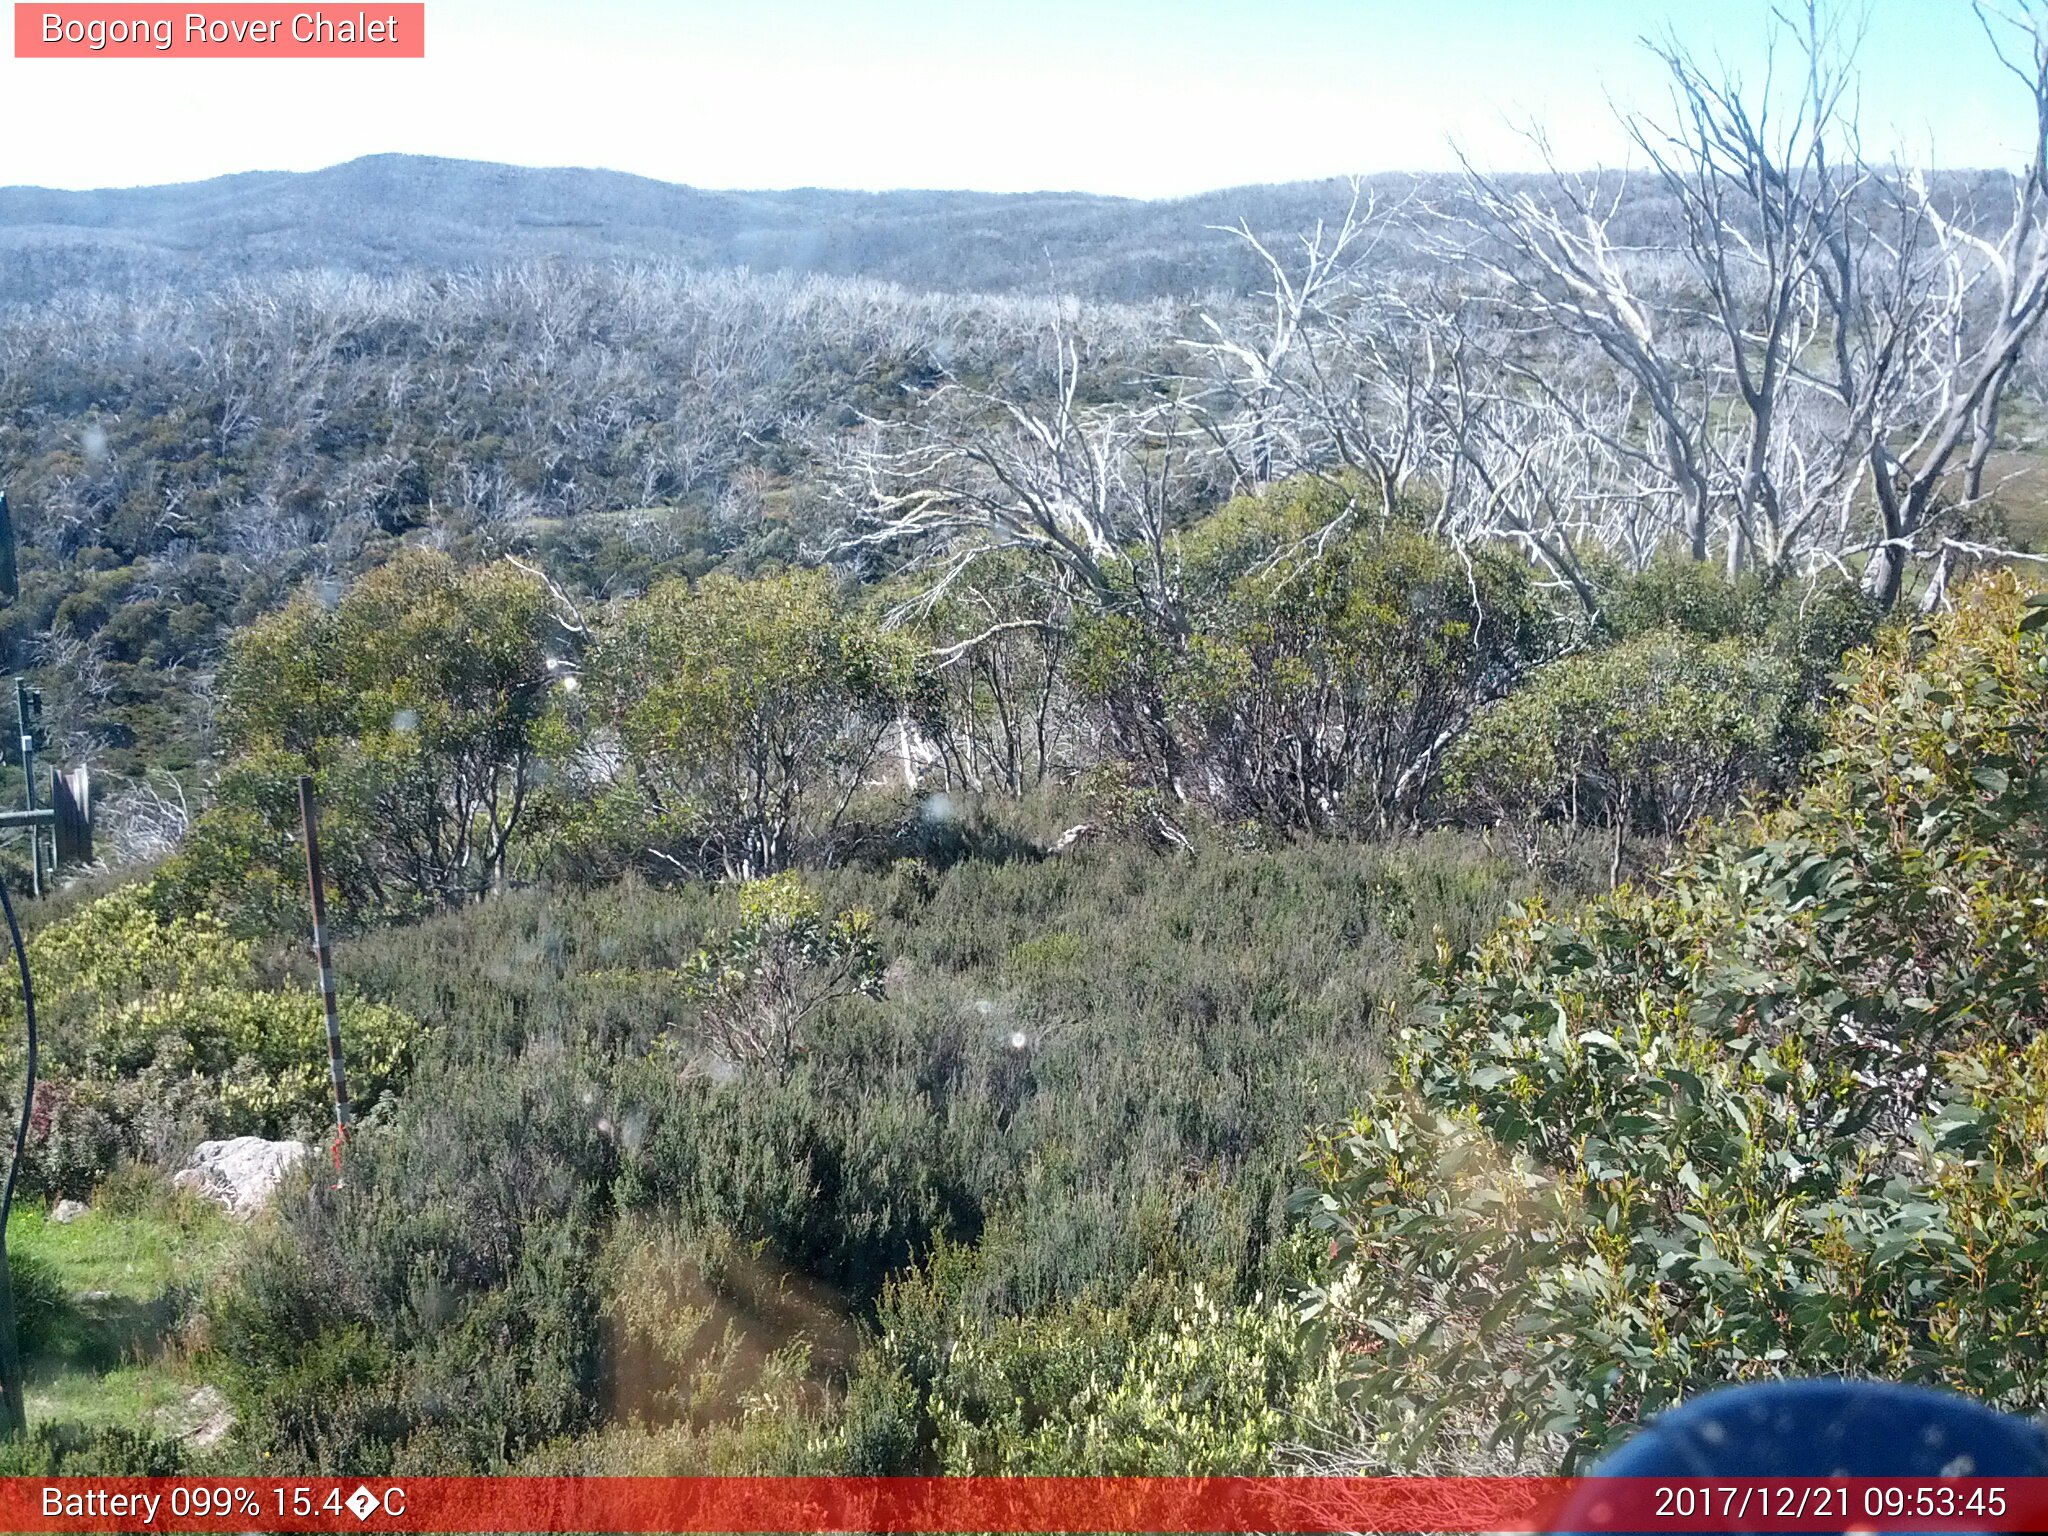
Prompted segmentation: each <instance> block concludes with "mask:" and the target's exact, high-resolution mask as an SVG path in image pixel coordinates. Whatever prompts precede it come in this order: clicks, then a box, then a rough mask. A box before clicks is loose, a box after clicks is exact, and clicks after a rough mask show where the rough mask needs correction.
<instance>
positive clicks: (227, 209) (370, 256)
mask: <svg viewBox="0 0 2048 1536" xmlns="http://www.w3.org/2000/svg"><path fill="white" fill-rule="evenodd" d="M1346 196H1347V189H1346V188H1345V187H1344V186H1343V185H1342V184H1340V183H1336V182H1299V183H1292V184H1289V185H1284V186H1268V187H1248V188H1240V189H1237V190H1233V191H1224V192H1214V193H1207V194H1204V195H1202V196H1199V197H1193V198H1184V199H1178V200H1173V201H1163V202H1141V201H1135V200H1132V199H1127V198H1114V197H1096V196H1089V195H1086V194H1080V193H1055V192H1048V193H1030V194H1022V195H998V194H994V193H983V192H833V191H818V190H801V191H791V192H708V191H702V190H699V189H697V188H694V187H686V186H677V185H673V184H671V183H668V182H662V181H653V180H649V179H648V178H646V177H642V176H629V175H625V174H623V173H621V172H617V171H593V170H532V169H528V168H525V167H520V166H511V165H497V164H491V163H488V162H483V161H471V160H442V159H434V158H429V157H425V156H417V155H373V156H370V157H368V158H365V159H361V160H352V161H350V162H348V163H347V164H345V165H337V166H332V167H329V168H328V169H326V170H321V171H311V172H305V173H295V172H278V171H260V172H250V173H247V174H243V175H236V176H222V177H218V178H216V179H214V180H211V181H198V182H187V183H183V184H180V185H174V186H160V187H134V188H125V189H119V190H106V191H92V192H59V191H50V190H47V189H44V188H37V187H10V188H4V189H0V301H17V302H18V301H25V300H27V301H33V300H41V299H46V298H48V297H50V296H52V295H54V294H56V293H59V292H62V291H64V290H66V289H73V288H78V287H89V288H111V289H131V288H136V287H147V286H155V285H157V284H161V283H179V282H186V281H193V280H197V281H198V282H200V283H202V284H210V283H212V282H214V281H218V280H219V279H221V278H223V277H227V276H232V275H241V274H247V275H260V274H265V273H273V272H278V271H284V270H292V269H301V268H325V269H332V270H339V271H345V272H361V273H372V274H381V273H391V272H397V271H404V270H417V269H420V268H437V269H470V268H479V267H491V266H498V265H503V264H505V263H507V262H512V261H523V260H531V259H534V258H547V257H561V258H566V259H572V260H591V259H598V260H635V261H638V260H654V261H671V262H677V263H683V264H688V265H691V266H698V267H738V266H746V267H752V268H755V269H757V270H776V271H802V272H821V273H829V274H834V275H838V276H861V277H876V278H884V279H888V280H891V281H896V282H901V283H904V284H906V285H909V286H911V287H915V288H928V289H939V290H946V291H956V292H967V291H979V292H1007V291H1017V290H1030V291H1050V290H1054V289H1058V290H1064V291H1068V292H1077V293H1082V294H1087V295H1089V296H1092V297H1100V298H1116V299H1134V298H1144V297H1151V296H1155V295H1161V294H1182V293H1197V292H1206V291H1210V290H1215V289H1228V290H1239V289H1242V288H1243V287H1244V286H1245V285H1246V284H1247V283H1248V282H1250V281H1252V280H1253V279H1254V278H1255V276H1256V272H1255V269H1254V266H1253V264H1252V263H1251V262H1250V261H1248V260H1247V259H1246V256H1245V253H1244V252H1243V251H1242V250H1241V249H1240V248H1238V247H1237V246H1236V245H1235V243H1233V242H1231V241H1229V240H1227V239H1225V238H1223V237H1221V236H1219V235H1217V234H1216V233H1215V232H1214V231H1213V230H1211V229H1209V228H1208V227H1207V226H1210V225H1214V224H1234V223H1235V222H1236V221H1237V220H1238V219H1240V218H1249V219H1250V220H1251V221H1252V223H1253V225H1254V227H1256V228H1259V229H1261V230H1266V231H1273V232H1283V231H1293V230H1296V229H1299V228H1303V227H1306V226H1307V225H1309V224H1311V223H1313V221H1314V220H1315V219H1317V218H1319V217H1331V216H1333V215H1335V214H1341V211H1342V209H1343V206H1344V202H1345V199H1346Z"/></svg>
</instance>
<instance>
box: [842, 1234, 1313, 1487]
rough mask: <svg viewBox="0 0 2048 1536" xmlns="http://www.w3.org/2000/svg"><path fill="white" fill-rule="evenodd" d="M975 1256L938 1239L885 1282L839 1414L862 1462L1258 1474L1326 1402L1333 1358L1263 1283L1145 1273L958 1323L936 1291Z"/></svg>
mask: <svg viewBox="0 0 2048 1536" xmlns="http://www.w3.org/2000/svg"><path fill="white" fill-rule="evenodd" d="M972 1264H973V1260H972V1259H971V1258H970V1257H968V1256H967V1255H965V1254H963V1253H959V1252H945V1251H942V1252H941V1253H940V1254H939V1255H938V1257H937V1259H936V1260H935V1261H934V1264H933V1266H932V1268H931V1269H930V1270H929V1271H928V1272H926V1273H925V1274H922V1275H919V1276H916V1277H913V1278H911V1279H908V1280H906V1281H904V1282H903V1283H901V1284H900V1285H898V1286H897V1287H895V1288H894V1289H893V1290H892V1292H891V1294H890V1296H889V1297H888V1298H887V1300H886V1301H885V1303H884V1305H883V1309H882V1321H883V1325H884V1329H885V1331H884V1333H883V1335H882V1337H881V1340H880V1342H879V1343H878V1345H877V1346H876V1348H875V1349H874V1351H873V1352H872V1353H871V1354H869V1355H868V1356H866V1357H864V1358H863V1359H862V1361H861V1363H860V1373H861V1376H860V1380H859V1381H858V1382H856V1385H855V1388H854V1390H853V1391H852V1392H851V1393H850V1395H849V1406H848V1415H847V1423H846V1426H845V1428H844V1430H843V1432H842V1433H843V1434H844V1436H845V1437H846V1443H847V1447H848V1449H847V1453H846V1456H847V1460H848V1462H849V1464H850V1465H852V1466H854V1467H856V1468H858V1469H859V1470H862V1471H891V1472H904V1471H909V1470H913V1469H917V1468H919V1467H924V1468H929V1469H930V1470H933V1471H937V1472H942V1473H945V1474H947V1475H951V1476H970V1475H978V1476H991V1475H1006V1476H1019V1475H1022V1476H1046V1475H1053V1476H1097V1477H1118V1476H1183V1477H1185V1476H1257V1475H1261V1474H1271V1473H1272V1472H1273V1471H1274V1470H1275V1453H1276V1451H1278V1449H1279V1448H1280V1447H1281V1445H1282V1444H1283V1443H1284V1442H1286V1441H1288V1440H1291V1439H1294V1438H1297V1437H1298V1436H1299V1435H1300V1433H1301V1432H1302V1429H1303V1426H1304V1425H1305V1424H1308V1423H1314V1422H1317V1421H1319V1420H1322V1419H1325V1418H1327V1417H1328V1416H1329V1415H1330V1414H1331V1413H1333V1412H1334V1406H1335V1399H1334V1385H1335V1380H1336V1376H1335V1370H1334V1365H1335V1359H1334V1356H1333V1355H1332V1354H1331V1353H1330V1351H1329V1350H1328V1348H1327V1346H1325V1345H1323V1344H1321V1343H1319V1342H1317V1341H1316V1340H1315V1339H1314V1338H1312V1337H1311V1336H1309V1335H1307V1334H1305V1333H1304V1332H1303V1331H1302V1330H1301V1329H1300V1328H1299V1327H1298V1326H1297V1324H1296V1321H1295V1318H1294V1316H1293V1314H1292V1312H1291V1311H1290V1310H1289V1309H1288V1308H1286V1307H1284V1306H1280V1305H1277V1304H1275V1303H1272V1302H1269V1301H1267V1300H1265V1299H1264V1298H1262V1297H1258V1296H1254V1297H1251V1298H1249V1299H1247V1300H1246V1301H1245V1302H1243V1303H1241V1304H1236V1305H1232V1304H1229V1303H1225V1302H1221V1301H1219V1300H1218V1299H1217V1298H1216V1297H1215V1296H1213V1295H1211V1294H1210V1293H1208V1292H1207V1291H1206V1290H1205V1289H1204V1288H1203V1287H1202V1286H1201V1285H1200V1284H1193V1285H1173V1284H1161V1283H1159V1282H1157V1281H1148V1282H1145V1283H1141V1284H1140V1285H1139V1286H1137V1287H1136V1288H1135V1289H1134V1290H1132V1291H1131V1292H1129V1293H1127V1294H1126V1295H1125V1296H1124V1297H1123V1298H1122V1299H1121V1300H1119V1301H1117V1302H1115V1303H1112V1304H1089V1303H1082V1304H1074V1305H1069V1306H1065V1307H1057V1308H1053V1309H1050V1310H1048V1311H1047V1312H1045V1313H1042V1314H1040V1315H1037V1316H1032V1317H1025V1318H1009V1319H1004V1320H1002V1321H1000V1322H998V1323H996V1324H995V1325H993V1326H991V1327H973V1326H970V1327H962V1326H961V1324H960V1321H959V1319H958V1314H957V1311H956V1310H955V1308H954V1307H953V1306H952V1305H951V1304H950V1299H949V1297H948V1295H947V1292H948V1291H949V1289H954V1288H957V1287H958V1286H959V1285H960V1284H961V1271H962V1270H963V1269H965V1268H969V1267H971V1266H972Z"/></svg>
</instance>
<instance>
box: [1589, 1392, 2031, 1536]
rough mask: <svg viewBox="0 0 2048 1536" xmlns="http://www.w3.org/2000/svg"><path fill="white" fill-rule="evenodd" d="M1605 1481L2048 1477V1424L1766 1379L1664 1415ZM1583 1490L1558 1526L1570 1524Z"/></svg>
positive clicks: (1615, 1457)
mask: <svg viewBox="0 0 2048 1536" xmlns="http://www.w3.org/2000/svg"><path fill="white" fill-rule="evenodd" d="M1592 1475H1593V1476H1594V1477H1596V1478H1599V1477H1742V1478H1751V1477H2044V1476H2048V1429H2044V1428H2043V1426H2042V1425H2040V1424H2038V1423H2035V1422H2033V1421H2032V1420H2029V1419H2022V1418H2016V1417H2014V1416H2013V1415H2011V1414H2005V1413H1998V1412H1995V1411H1994V1410H1992V1409H1990V1408H1986V1407H1985V1406H1984V1405H1983V1404H1982V1403H1977V1402H1973V1401H1971V1400H1970V1399H1969V1398H1967V1397H1961V1396H1959V1395H1957V1394H1956V1393H1953V1392H1943V1391H1937V1390H1935V1389H1934V1388H1931V1387H1903V1386H1897V1385H1894V1384H1892V1383H1890V1382H1881V1381H1842V1380H1824V1381H1769V1382H1758V1383H1755V1384H1754V1385H1750V1386H1742V1387H1724V1388H1723V1389H1721V1390H1720V1391H1718V1392H1709V1393H1707V1394H1706V1395H1705V1396H1703V1397H1696V1398H1694V1399H1692V1401H1690V1402H1688V1403H1685V1404H1683V1405H1681V1406H1680V1407H1677V1408H1674V1409H1672V1410H1671V1411H1670V1412H1668V1413H1665V1414H1661V1415H1659V1416H1658V1417H1657V1418H1656V1419H1654V1420H1652V1421H1651V1422H1650V1423H1649V1424H1647V1425H1645V1426H1644V1427H1643V1428H1642V1429H1640V1430H1638V1431H1637V1432H1636V1435H1635V1437H1634V1438H1633V1439H1632V1440H1630V1441H1628V1443H1627V1444H1625V1445H1623V1446H1621V1447H1620V1448H1619V1449H1618V1450H1615V1451H1612V1452H1610V1453H1609V1454H1608V1455H1607V1456H1606V1457H1605V1458H1604V1459H1603V1460H1602V1461H1601V1462H1600V1464H1599V1465H1598V1466H1597V1467H1595V1468H1594V1469H1593V1473H1592ZM1586 1497H1588V1495H1585V1494H1581V1495H1580V1497H1579V1498H1575V1499H1573V1500H1572V1502H1571V1503H1570V1504H1568V1505H1566V1507H1565V1509H1564V1511H1563V1512H1562V1515H1561V1517H1560V1518H1559V1520H1558V1529H1559V1530H1560V1531H1568V1530H1570V1529H1572V1513H1573V1510H1574V1509H1575V1508H1577V1507H1578V1506H1579V1505H1580V1503H1581V1500H1582V1499H1584V1498H1586Z"/></svg>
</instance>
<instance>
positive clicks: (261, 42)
mask: <svg viewBox="0 0 2048 1536" xmlns="http://www.w3.org/2000/svg"><path fill="white" fill-rule="evenodd" d="M14 56H15V57H16V58H18V59H423V58H425V57H426V56H427V8H426V6H425V5H424V4H421V3H417V0H415V3H412V4H380V3H373V4H371V5H368V6H355V7H349V6H340V5H334V6H318V5H272V4H268V3H264V4H231V5H204V6H189V5H105V4H99V5H66V4H61V3H60V4H54V5H36V4H26V3H17V4H16V5H15V7H14Z"/></svg>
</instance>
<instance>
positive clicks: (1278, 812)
mask: <svg viewBox="0 0 2048 1536" xmlns="http://www.w3.org/2000/svg"><path fill="white" fill-rule="evenodd" d="M1177 553H1178V555H1179V557H1180V560H1181V562H1182V564H1183V567H1184V569H1183V572H1182V580H1183V581H1184V583H1185V585H1186V587H1187V592H1188V596H1187V600H1186V604H1185V608H1186V614H1185V617H1184V623H1183V624H1182V626H1181V628H1179V629H1174V628H1171V627H1162V626H1161V625H1160V624H1159V623H1157V622H1156V621H1152V620H1147V619H1141V618H1140V617H1138V616H1137V615H1136V613H1135V612H1133V613H1111V614H1108V615H1105V616H1102V617H1100V618H1097V619H1094V620H1091V621H1089V622H1087V623H1084V624H1083V625H1081V626H1080V628H1079V630H1078V632H1077V634H1076V638H1075V644H1074V654H1073V660H1072V670H1073V675H1074V677H1075V679H1076V681H1077V683H1078V685H1079V686H1080V688H1081V690H1082V692H1083V694H1084V695H1085V696H1086V697H1088V698H1090V699H1093V700H1094V701H1096V703H1097V705H1098V707H1099V708H1100V709H1102V710H1103V711H1104V712H1105V714H1106V718H1107V721H1108V724H1109V727H1110V734H1111V737H1112V739H1113V741H1114V742H1115V744H1116V746H1117V747H1118V749H1119V751H1120V752H1121V753H1122V755H1123V756H1124V757H1125V758H1126V759H1127V760H1128V761H1129V762H1131V763H1133V764H1135V765H1136V766H1137V767H1138V769H1139V771H1140V776H1141V778H1142V779H1143V780H1144V782H1145V783H1146V784H1147V785H1148V786H1149V787H1150V788H1152V789H1154V790H1156V791H1160V792H1162V793H1166V794H1169V795H1171V796H1173V797H1174V798H1176V799H1180V798H1187V799H1192V800H1194V801H1196V802H1198V803H1200V804H1204V805H1206V806H1208V807H1209V808H1210V809H1211V810H1212V811H1214V812H1215V813H1217V814H1219V815H1221V816H1223V817H1224V818H1225V819H1228V820H1247V819H1249V820H1257V821H1260V822H1264V823H1268V824H1271V825H1275V826H1281V827H1292V828H1305V829H1331V828H1341V827H1352V828H1372V829H1377V830H1384V829H1386V828H1388V827H1390V826H1393V825H1396V824H1399V823H1402V822H1406V821H1408V820H1411V819H1412V818H1413V817H1414V816H1415V815H1416V814H1417V812H1418V811H1419V810H1420V808H1421V807H1422V805H1423V804H1424V803H1425V802H1426V801H1427V799H1428V797H1429V792H1430V790H1431V789H1432V787H1433V786H1434V783H1435V780H1436V776H1437V774H1438V772H1439V771H1440V769H1441V766H1442V755H1443V750H1444V747H1445V746H1446V745H1447V744H1448V743H1449V742H1450V741H1451V740H1452V739H1453V738H1455V737H1456V736H1457V734H1458V733H1459V732H1460V731H1462V730H1463V728H1464V727H1465V725H1466V723H1467V722H1468V721H1469V719H1470V718H1471V715H1472V713H1473V711H1474V710H1475V709H1477V708H1478V707H1479V706H1480V705H1481V704H1483V703H1485V702H1486V701H1487V700H1489V699H1493V698H1497V697H1499V696H1500V695H1501V694H1503V693H1505V692H1507V690H1508V689H1509V688H1510V687H1512V686H1513V684H1514V682H1515V681H1516V679H1517V678H1518V677H1519V676H1520V674H1521V673H1522V671H1523V669H1524V668H1525V667H1527V666H1528V665H1529V664H1530V663H1531V662H1532V661H1533V660H1535V659H1536V658H1537V657H1538V656H1539V655H1541V654H1542V653H1543V652H1544V651H1545V650H1546V649H1547V648H1548V646H1549V644H1550V625H1549V623H1548V621H1547V618H1546V615H1545V612H1544V609H1543V607H1542V604H1541V602H1540V600H1539V598H1538V596H1537V594H1536V592H1535V589H1534V585H1533V583H1532V581H1531V579H1530V576H1529V571H1528V567H1527V565H1526V564H1525V563H1524V562H1522V561H1520V560H1518V559H1516V558H1515V557H1513V556H1512V555H1510V554H1507V553H1504V552H1501V551H1497V550H1478V551H1471V552H1462V551H1459V550H1456V549H1453V548H1452V547H1451V546H1450V545H1449V544H1447V543H1445V542H1443V541H1441V540H1438V539H1435V538H1432V537H1430V536H1429V535H1428V534H1427V533H1425V532H1424V531H1423V530H1421V529H1420V528H1419V527H1415V526H1412V525H1410V524H1409V523H1407V522H1405V521H1403V520H1402V519H1401V518H1400V517H1399V516H1398V515H1389V514H1387V513H1385V512H1383V511H1382V509H1380V508H1379V507H1378V506H1377V505H1376V504H1375V502H1374V499H1373V498H1372V497H1371V496H1370V495H1369V493H1367V492H1366V491H1365V490H1364V489H1363V488H1362V487H1360V486H1358V485H1356V484H1351V483H1348V482H1347V483H1343V484H1334V485H1333V484H1330V483H1327V482H1324V481H1320V480H1302V481H1299V482H1295V483H1291V484H1289V485H1285V486H1280V487H1276V488H1274V489H1273V490H1272V491H1270V492H1269V493H1268V494H1267V495H1265V496H1263V497H1243V498H1240V499H1238V500H1236V501H1233V502H1231V503H1230V504H1229V505H1228V506H1225V507H1224V508H1222V509H1221V510H1220V511H1217V512H1216V513H1214V514H1212V515H1211V516H1209V517H1208V518H1205V519H1203V520H1202V521H1201V522H1199V523H1197V524H1196V525H1195V526H1194V527H1193V528H1192V529H1191V530H1190V531H1189V532H1188V533H1187V534H1186V535H1184V536H1183V537H1182V538H1181V540H1180V541H1179V542H1178V545H1177Z"/></svg>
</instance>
